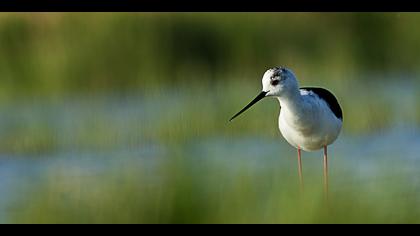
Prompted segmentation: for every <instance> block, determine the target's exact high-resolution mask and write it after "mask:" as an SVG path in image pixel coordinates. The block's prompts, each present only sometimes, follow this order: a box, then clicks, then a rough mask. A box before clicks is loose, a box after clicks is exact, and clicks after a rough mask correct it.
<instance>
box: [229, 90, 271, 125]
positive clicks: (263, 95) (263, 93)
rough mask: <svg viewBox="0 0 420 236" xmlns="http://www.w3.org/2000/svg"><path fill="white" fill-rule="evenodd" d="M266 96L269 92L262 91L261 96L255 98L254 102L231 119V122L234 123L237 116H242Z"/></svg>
mask: <svg viewBox="0 0 420 236" xmlns="http://www.w3.org/2000/svg"><path fill="white" fill-rule="evenodd" d="M266 94H267V92H264V91H262V92H261V93H260V94H258V96H257V97H256V98H254V100H252V101H251V102H250V103H249V104H248V105H246V106H245V107H244V108H243V109H242V110H241V111H239V112H238V113H236V115H234V116H233V117H232V118H230V120H229V121H232V120H233V119H235V118H236V117H237V116H239V115H240V114H242V113H243V112H244V111H246V110H248V108H250V107H251V106H252V105H254V104H255V103H257V102H258V101H259V100H261V99H263V98H264V97H265V95H266Z"/></svg>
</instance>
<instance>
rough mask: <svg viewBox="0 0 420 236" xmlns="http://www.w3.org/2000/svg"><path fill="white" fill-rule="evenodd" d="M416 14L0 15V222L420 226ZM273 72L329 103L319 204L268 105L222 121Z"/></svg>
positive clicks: (316, 170)
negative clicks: (327, 173) (334, 127)
mask: <svg viewBox="0 0 420 236" xmlns="http://www.w3.org/2000/svg"><path fill="white" fill-rule="evenodd" d="M419 20H420V14H415V13H265V14H262V13H182V14H181V13H31V14H28V13H2V14H0V78H1V86H0V160H1V161H3V162H2V165H0V177H1V178H2V180H3V181H4V182H2V183H3V184H4V183H9V182H10V183H12V184H11V185H12V186H14V188H15V189H17V190H16V191H17V193H16V191H15V192H13V191H10V192H11V193H10V194H15V195H12V197H10V196H5V193H4V194H3V195H0V199H3V200H4V201H6V200H7V199H9V198H10V199H11V200H10V201H7V203H6V206H4V203H2V202H1V201H0V221H5V222H13V223H15V222H17V223H104V222H110V223H419V221H420V207H419V206H420V205H419V200H418V199H420V198H419V191H418V190H419V183H418V181H416V179H418V177H419V176H418V173H416V168H415V167H416V166H417V165H418V163H417V161H416V158H415V157H413V155H414V154H417V153H418V151H417V150H418V149H416V148H417V146H418V145H417V143H416V142H417V140H419V139H418V138H417V137H418V136H419V129H418V127H419V125H420V109H418V107H420V93H418V91H417V90H418V89H417V88H418V87H419V85H420V80H419V79H418V76H419V73H420V66H419V65H420V54H419V53H416V52H418V51H420V43H419V42H420V30H419V28H418V22H419ZM278 65H285V66H288V67H290V68H292V70H293V71H295V73H296V74H297V76H298V79H299V81H300V83H301V85H302V86H322V87H327V88H329V89H330V90H331V91H333V92H334V93H335V94H336V95H337V97H338V99H339V101H340V103H341V105H342V107H343V111H344V129H343V133H342V135H341V136H340V139H339V140H338V143H337V144H336V145H335V146H334V147H333V149H332V152H331V153H332V158H331V159H332V163H331V167H332V168H331V193H330V194H331V196H330V197H331V198H330V200H331V201H330V202H329V205H328V206H327V205H326V203H325V201H324V198H323V193H322V179H321V177H322V176H321V175H320V173H321V166H320V165H319V164H320V163H319V162H318V161H319V158H312V157H314V156H317V154H309V153H305V154H304V175H305V184H306V188H305V192H304V194H303V195H301V194H300V193H299V189H298V186H297V183H298V180H297V179H296V177H297V176H296V171H295V167H296V163H295V155H296V154H295V151H294V150H293V148H291V147H290V146H288V145H287V144H286V143H285V141H284V140H283V139H282V138H281V135H280V134H279V131H278V129H277V116H278V112H279V108H278V104H277V101H275V100H274V99H266V101H264V102H261V103H259V104H258V105H257V106H255V107H253V108H252V109H251V110H250V111H248V112H247V114H246V115H245V116H243V117H241V118H240V119H237V120H235V121H234V122H231V123H229V122H228V119H229V118H230V117H231V115H232V114H234V113H235V112H237V111H238V110H239V109H240V108H242V107H243V105H245V104H246V103H247V102H249V100H251V99H252V98H253V97H254V96H255V95H256V94H257V93H258V92H259V90H260V89H261V76H262V74H263V73H264V71H265V70H266V69H267V68H268V67H272V66H278ZM398 131H401V133H402V135H401V133H399V132H398ZM387 135H389V136H387ZM406 137H411V138H406ZM360 140H362V141H360ZM401 140H403V141H401ZM33 165H35V166H38V165H39V166H41V167H43V168H45V169H42V171H39V169H37V168H38V167H33ZM2 166H3V168H8V167H10V168H11V170H15V169H13V168H17V169H16V170H15V171H11V172H16V173H17V172H18V173H22V174H21V175H19V176H18V177H17V178H13V176H14V175H13V174H11V173H10V172H7V171H5V172H4V173H3V172H2V171H1V170H2V169H1V168H2ZM4 166H6V167H4ZM20 166H23V167H20ZM26 166H29V167H26ZM19 168H22V169H19ZM3 170H4V169H3ZM19 171H21V172H19ZM37 171H38V172H37ZM16 173H14V174H16ZM33 173H35V174H33ZM366 173H369V174H366ZM2 174H3V175H2ZM10 176H12V177H10ZM15 177H16V176H15ZM26 179H28V180H26ZM25 180H26V181H25ZM13 181H17V182H13ZM19 181H22V182H23V183H22V182H19ZM0 184H1V183H0ZM1 186H2V187H3V185H1ZM3 192H9V191H8V188H6V190H4V191H3ZM2 204H3V205H2ZM2 217H3V218H2Z"/></svg>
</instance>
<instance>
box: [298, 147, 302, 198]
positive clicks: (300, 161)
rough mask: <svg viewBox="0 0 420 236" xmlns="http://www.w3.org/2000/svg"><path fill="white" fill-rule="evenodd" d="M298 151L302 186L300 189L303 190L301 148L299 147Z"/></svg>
mask: <svg viewBox="0 0 420 236" xmlns="http://www.w3.org/2000/svg"><path fill="white" fill-rule="evenodd" d="M297 151H298V171H299V184H300V189H301V190H303V175H302V155H301V151H300V147H298V150H297Z"/></svg>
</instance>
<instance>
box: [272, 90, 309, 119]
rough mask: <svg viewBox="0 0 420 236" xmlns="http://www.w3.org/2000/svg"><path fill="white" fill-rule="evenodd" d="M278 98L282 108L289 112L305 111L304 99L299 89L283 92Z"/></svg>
mask: <svg viewBox="0 0 420 236" xmlns="http://www.w3.org/2000/svg"><path fill="white" fill-rule="evenodd" d="M277 100H278V101H279V103H280V106H281V109H282V110H284V111H287V113H291V114H296V113H300V112H302V111H303V110H302V109H303V99H302V96H301V95H300V91H299V89H296V90H293V91H288V92H287V93H284V94H282V96H278V97H277Z"/></svg>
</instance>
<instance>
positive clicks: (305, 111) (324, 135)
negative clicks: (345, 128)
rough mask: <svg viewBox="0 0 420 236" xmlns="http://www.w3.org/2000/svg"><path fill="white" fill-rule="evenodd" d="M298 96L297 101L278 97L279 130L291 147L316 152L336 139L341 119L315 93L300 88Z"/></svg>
mask: <svg viewBox="0 0 420 236" xmlns="http://www.w3.org/2000/svg"><path fill="white" fill-rule="evenodd" d="M301 96H302V99H301V100H300V103H299V104H293V103H288V102H287V101H286V102H284V101H281V100H280V99H279V101H280V105H281V111H280V116H279V129H280V132H281V134H282V135H283V137H284V138H285V139H286V140H287V142H288V143H290V144H291V145H292V146H294V147H296V148H301V149H303V150H305V151H316V150H319V149H321V148H323V147H324V146H328V145H330V144H331V143H333V142H334V141H335V140H336V139H337V137H338V134H339V133H340V130H341V127H342V121H341V120H340V119H338V118H337V117H336V116H335V115H334V113H333V112H332V111H331V110H330V108H329V107H328V105H327V103H326V102H325V101H323V100H322V99H319V97H318V96H316V95H315V96H314V94H311V92H307V91H301Z"/></svg>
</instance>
